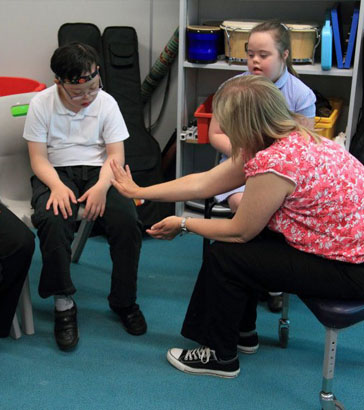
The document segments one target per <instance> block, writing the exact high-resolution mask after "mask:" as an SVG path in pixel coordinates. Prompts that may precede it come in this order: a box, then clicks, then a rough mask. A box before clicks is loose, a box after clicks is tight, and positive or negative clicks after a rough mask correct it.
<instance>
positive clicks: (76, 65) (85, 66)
mask: <svg viewBox="0 0 364 410" xmlns="http://www.w3.org/2000/svg"><path fill="white" fill-rule="evenodd" d="M93 65H96V66H98V65H99V56H98V54H97V52H96V50H95V49H94V48H93V47H91V46H89V45H87V44H84V43H79V42H72V43H69V44H66V45H64V46H61V47H59V48H57V50H56V51H55V52H54V53H53V56H52V58H51V69H52V71H53V72H54V74H55V75H56V76H57V77H59V78H60V79H61V80H72V79H75V78H79V77H80V76H81V75H83V74H84V73H91V70H92V66H93Z"/></svg>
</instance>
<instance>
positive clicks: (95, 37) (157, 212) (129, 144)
mask: <svg viewBox="0 0 364 410" xmlns="http://www.w3.org/2000/svg"><path fill="white" fill-rule="evenodd" d="M72 41H80V42H83V43H86V44H89V45H91V46H92V47H94V48H95V49H96V51H97V52H98V54H99V56H100V75H101V78H102V81H103V84H104V90H105V91H106V92H108V93H109V94H111V95H112V96H113V97H114V98H115V100H116V101H117V103H118V104H119V107H120V111H121V112H122V114H123V117H124V120H125V122H126V125H127V127H128V131H129V134H130V137H129V138H128V139H127V140H126V141H124V146H125V163H126V164H128V165H129V166H130V169H131V171H132V175H133V179H134V180H135V182H136V183H137V184H139V185H141V186H148V185H153V184H157V183H160V182H163V173H162V165H161V151H160V147H159V144H158V142H157V141H156V140H155V139H154V137H153V136H152V135H151V134H150V133H149V132H148V131H147V130H146V128H145V125H144V114H143V104H142V100H141V82H140V69H139V53H138V38H137V34H136V31H135V29H134V28H133V27H107V28H106V29H105V30H104V33H103V35H102V36H101V34H100V30H99V28H98V27H97V26H95V25H94V24H91V23H66V24H63V25H62V26H61V27H60V29H59V31H58V43H59V45H60V46H61V45H64V44H67V43H69V42H72ZM137 210H138V214H139V218H140V219H141V221H142V223H143V226H144V229H145V228H148V227H150V226H151V225H152V224H154V223H155V222H158V221H159V220H161V219H163V218H164V217H166V216H168V215H171V213H172V212H173V206H172V204H170V203H161V202H150V201H145V203H144V204H143V205H140V206H138V207H137Z"/></svg>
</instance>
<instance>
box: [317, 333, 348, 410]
mask: <svg viewBox="0 0 364 410" xmlns="http://www.w3.org/2000/svg"><path fill="white" fill-rule="evenodd" d="M338 333H339V330H337V329H333V328H326V341H325V353H324V363H323V369H322V391H321V392H320V403H321V407H322V410H340V409H341V410H343V409H344V407H343V405H342V404H341V403H340V402H338V401H337V400H336V398H335V396H334V393H333V391H332V386H333V380H334V371H335V359H336V348H337V336H338Z"/></svg>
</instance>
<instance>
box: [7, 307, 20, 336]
mask: <svg viewBox="0 0 364 410" xmlns="http://www.w3.org/2000/svg"><path fill="white" fill-rule="evenodd" d="M10 336H11V337H12V338H13V339H20V338H21V330H20V326H19V322H18V317H17V315H16V313H15V315H14V318H13V323H12V325H11V329H10Z"/></svg>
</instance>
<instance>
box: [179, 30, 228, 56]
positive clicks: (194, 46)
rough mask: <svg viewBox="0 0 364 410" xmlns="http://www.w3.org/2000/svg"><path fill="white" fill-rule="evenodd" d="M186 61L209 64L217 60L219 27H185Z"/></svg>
mask: <svg viewBox="0 0 364 410" xmlns="http://www.w3.org/2000/svg"><path fill="white" fill-rule="evenodd" d="M186 31H187V60H188V61H189V62H191V63H197V64H210V63H215V62H216V60H217V53H218V43H219V35H220V27H213V26H187V30H186Z"/></svg>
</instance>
